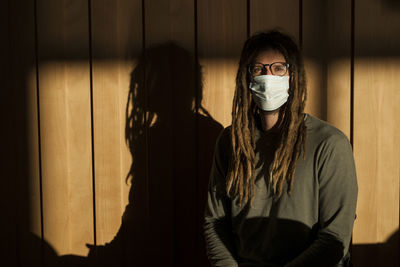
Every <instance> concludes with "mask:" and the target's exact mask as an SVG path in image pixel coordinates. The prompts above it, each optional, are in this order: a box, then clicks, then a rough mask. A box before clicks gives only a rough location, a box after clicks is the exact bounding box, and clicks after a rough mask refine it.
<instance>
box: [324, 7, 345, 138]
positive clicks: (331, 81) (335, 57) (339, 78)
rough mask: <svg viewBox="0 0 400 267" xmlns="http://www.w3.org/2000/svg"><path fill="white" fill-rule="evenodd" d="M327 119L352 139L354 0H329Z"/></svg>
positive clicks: (327, 9) (327, 11)
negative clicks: (352, 21) (352, 16)
mask: <svg viewBox="0 0 400 267" xmlns="http://www.w3.org/2000/svg"><path fill="white" fill-rule="evenodd" d="M325 14H327V16H326V19H327V28H326V32H327V38H326V42H327V49H326V53H327V67H326V72H327V83H326V99H327V103H326V104H327V107H326V120H327V121H328V122H330V123H332V124H333V125H334V126H336V127H337V128H339V129H340V130H341V131H342V132H344V133H345V134H346V135H347V137H348V138H349V139H350V124H351V122H350V121H351V120H350V116H351V110H350V109H351V100H350V98H351V84H350V79H351V70H350V68H351V2H350V1H347V0H340V1H338V0H337V1H327V4H326V9H325Z"/></svg>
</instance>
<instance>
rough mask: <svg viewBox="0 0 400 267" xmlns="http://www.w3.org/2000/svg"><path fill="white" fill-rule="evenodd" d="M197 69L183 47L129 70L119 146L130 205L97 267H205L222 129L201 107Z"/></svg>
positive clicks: (97, 252)
mask: <svg viewBox="0 0 400 267" xmlns="http://www.w3.org/2000/svg"><path fill="white" fill-rule="evenodd" d="M201 92H202V86H201V71H200V66H198V65H197V66H196V64H195V59H194V56H193V55H192V54H191V53H189V52H188V51H187V50H185V49H183V48H181V47H179V46H177V45H175V44H173V43H165V44H161V45H159V46H155V47H152V48H149V49H147V50H146V51H145V52H144V54H143V55H142V56H141V58H140V60H139V63H138V65H137V66H136V67H135V69H134V70H133V71H132V73H131V83H130V92H129V97H128V102H127V109H126V141H127V143H128V145H129V149H130V152H131V154H132V166H131V168H130V171H129V174H128V176H127V181H128V182H130V183H131V189H130V193H129V204H128V205H127V207H126V209H125V212H124V214H123V217H122V223H121V226H120V229H119V231H118V233H117V234H116V236H115V238H114V239H113V240H112V241H110V243H108V244H106V245H104V246H98V247H97V248H92V249H91V253H90V254H89V259H90V261H91V262H93V261H94V262H95V263H96V264H95V265H96V266H207V259H206V254H205V249H204V244H203V243H204V242H203V239H204V238H203V236H202V221H203V214H204V213H203V211H204V203H205V197H206V191H207V185H208V176H209V171H210V168H211V165H210V164H211V162H212V155H213V150H214V145H215V141H216V138H217V136H218V134H219V132H220V131H221V130H222V126H221V125H220V124H219V123H217V122H216V121H215V120H213V119H212V118H211V116H209V115H208V113H207V112H206V111H205V109H203V108H201V107H199V111H200V112H199V113H196V109H195V108H194V107H195V106H196V104H195V103H196V98H197V103H201V98H202V97H201Z"/></svg>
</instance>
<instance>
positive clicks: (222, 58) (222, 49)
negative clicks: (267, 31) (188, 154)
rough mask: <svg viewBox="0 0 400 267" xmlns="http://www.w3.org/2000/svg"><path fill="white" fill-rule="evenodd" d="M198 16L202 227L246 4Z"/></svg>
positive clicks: (202, 5) (218, 6) (210, 8)
mask: <svg viewBox="0 0 400 267" xmlns="http://www.w3.org/2000/svg"><path fill="white" fill-rule="evenodd" d="M197 12H198V13H197V18H198V56H199V63H200V65H201V70H202V73H201V74H202V75H201V77H200V79H199V81H202V84H201V85H202V88H201V92H202V93H201V92H200V95H199V102H201V104H202V106H203V107H204V109H205V110H206V111H207V112H200V116H199V137H198V143H199V145H198V146H199V149H198V157H199V159H198V166H199V167H198V169H199V172H198V175H199V186H198V187H199V200H200V207H199V209H200V211H201V212H200V214H201V217H200V218H199V219H198V220H199V222H200V223H201V224H202V222H203V220H204V219H203V214H204V212H203V211H204V204H205V201H206V199H205V198H206V190H207V186H208V178H209V174H210V167H211V162H212V157H213V151H214V146H215V142H216V138H217V136H218V134H219V133H220V132H221V130H222V126H228V125H229V124H230V123H231V120H232V118H231V113H232V101H233V95H234V92H235V77H236V72H237V67H238V62H239V59H240V52H241V49H242V46H243V44H244V42H245V40H246V30H247V28H246V24H247V21H246V15H247V12H246V1H242V0H235V1H211V0H207V1H199V2H198V7H197ZM207 113H209V114H210V115H211V116H209V115H208V114H207ZM221 124H222V125H221ZM203 240H204V238H202V239H201V243H202V244H203V243H204V241H203ZM200 252H201V255H200V259H202V261H201V262H200V266H207V264H208V261H207V259H206V257H205V252H204V245H202V247H201V251H200Z"/></svg>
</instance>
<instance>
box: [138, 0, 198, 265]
mask: <svg viewBox="0 0 400 267" xmlns="http://www.w3.org/2000/svg"><path fill="white" fill-rule="evenodd" d="M193 4H194V2H193V1H183V0H169V1H165V0H154V1H147V2H146V3H145V33H144V35H145V43H146V52H147V53H146V56H145V58H144V61H140V62H139V64H138V66H137V67H136V69H135V71H137V72H138V73H140V72H141V71H143V70H144V71H145V80H144V81H145V82H144V88H143V87H142V88H140V87H139V90H140V91H142V92H145V94H144V96H145V99H147V100H146V101H147V102H146V101H145V103H143V104H144V107H145V110H146V111H147V112H148V113H149V116H150V118H151V116H152V115H156V116H157V119H156V120H155V122H154V124H153V125H151V126H150V127H149V128H148V131H147V138H148V139H147V140H148V150H147V159H148V161H147V163H148V175H147V188H148V191H147V193H148V195H147V198H148V217H147V219H148V220H149V221H148V227H147V229H148V230H149V239H148V243H147V245H148V249H150V248H151V250H150V251H149V252H150V253H151V254H150V255H158V257H157V258H153V260H154V262H152V264H154V265H155V266H158V265H160V266H161V265H162V266H193V264H196V262H197V261H196V258H197V256H196V255H197V251H198V248H197V246H198V242H193V240H198V236H197V235H198V229H197V228H196V226H197V225H198V224H197V220H196V219H197V218H198V212H199V211H198V210H197V209H196V207H197V191H196V173H195V166H196V161H195V159H196V154H195V153H196V151H195V147H196V143H195V141H196V140H195V136H196V133H195V122H196V116H195V112H194V110H193V108H192V106H193V102H194V99H195V96H196V86H195V75H194V6H193ZM141 63H142V64H143V63H145V64H143V65H142V64H141ZM139 86H140V84H139ZM143 90H144V91H143ZM137 178H138V179H140V177H137ZM133 179H135V177H133ZM161 203H162V204H161ZM161 222H162V227H160V223H161Z"/></svg>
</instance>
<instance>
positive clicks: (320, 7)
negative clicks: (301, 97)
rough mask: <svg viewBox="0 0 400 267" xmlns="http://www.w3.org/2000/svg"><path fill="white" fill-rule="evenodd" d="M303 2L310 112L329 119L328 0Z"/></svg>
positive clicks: (305, 62) (304, 46)
mask: <svg viewBox="0 0 400 267" xmlns="http://www.w3.org/2000/svg"><path fill="white" fill-rule="evenodd" d="M302 2H303V10H302V12H303V29H302V32H303V45H302V49H303V56H304V64H305V68H306V73H307V105H306V112H307V113H310V114H311V115H314V116H316V117H319V118H321V119H323V120H326V113H327V110H326V108H327V97H326V94H327V46H328V42H327V33H328V32H329V31H328V30H326V29H327V21H326V17H327V16H326V13H325V12H326V11H325V4H326V2H324V1H315V0H308V1H307V0H305V1H302Z"/></svg>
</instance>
